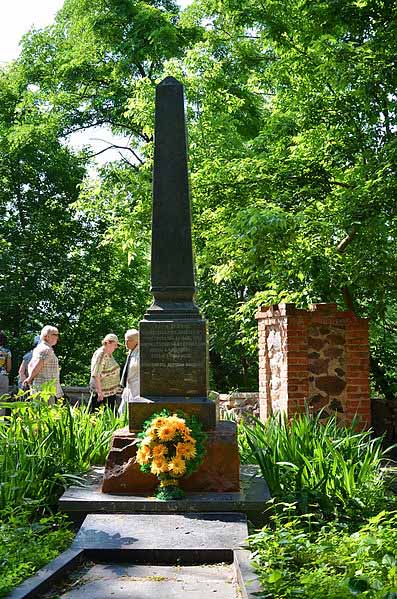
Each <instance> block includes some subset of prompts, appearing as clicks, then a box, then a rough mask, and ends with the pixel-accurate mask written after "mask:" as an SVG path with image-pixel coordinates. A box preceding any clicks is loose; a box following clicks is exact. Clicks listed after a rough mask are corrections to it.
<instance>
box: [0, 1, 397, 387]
mask: <svg viewBox="0 0 397 599" xmlns="http://www.w3.org/2000/svg"><path fill="white" fill-rule="evenodd" d="M396 16H397V2H395V1H389V0H317V1H316V2H308V1H307V0H283V1H281V0H263V1H262V2H257V0H195V1H194V2H193V3H192V5H191V6H189V7H188V8H187V9H185V10H184V11H182V12H180V10H179V8H178V6H177V5H176V3H174V2H172V1H170V0H150V1H149V0H146V1H139V2H138V1H136V0H106V1H105V0H98V2H96V3H92V2H88V0H66V1H65V4H64V7H63V9H62V10H61V11H60V12H59V13H58V15H57V17H56V20H55V23H54V24H53V25H52V26H50V27H47V28H45V29H43V30H33V31H31V32H30V33H28V34H27V35H26V36H25V38H24V40H23V50H22V54H21V56H20V58H19V59H18V60H17V61H16V62H15V63H14V64H12V65H11V66H10V67H9V68H7V69H5V70H4V71H3V72H2V74H1V80H0V86H1V91H0V93H1V96H2V102H1V107H0V120H1V122H0V151H1V153H2V158H3V160H2V166H1V176H2V180H3V185H2V189H1V191H0V202H1V205H2V209H3V214H5V215H6V216H5V217H4V218H3V219H2V222H1V223H0V243H1V245H0V251H1V252H2V256H4V259H3V260H2V262H3V263H4V265H5V266H4V269H2V272H1V273H0V277H1V281H2V284H1V287H0V298H1V306H2V314H3V317H2V326H3V328H5V329H7V330H8V331H10V332H11V333H12V335H14V337H15V339H16V340H18V343H19V340H20V339H22V340H23V341H24V342H25V343H26V339H24V338H23V335H24V334H25V333H26V332H31V331H33V330H35V329H37V326H38V325H39V324H40V323H43V324H44V322H46V321H47V320H49V319H50V320H51V319H52V320H54V321H56V323H57V324H59V326H61V328H63V329H64V331H65V345H64V346H63V347H62V348H61V349H62V351H63V352H64V355H65V364H66V368H65V373H67V374H69V375H70V376H71V377H72V378H73V377H74V379H75V380H77V379H79V377H80V378H81V377H82V376H83V375H84V372H85V370H84V368H83V366H82V364H83V363H85V368H86V367H87V364H88V356H89V353H90V351H91V350H92V349H94V348H95V346H96V344H97V343H98V342H99V337H100V335H102V334H103V333H106V332H108V330H109V329H112V330H115V331H116V332H119V333H121V332H122V329H123V328H124V327H126V326H131V325H132V324H136V323H137V321H138V320H139V318H140V317H141V316H142V314H143V311H144V308H145V305H146V303H147V302H148V299H149V295H148V256H149V238H150V188H151V167H152V149H153V148H152V145H153V143H152V136H153V108H154V86H155V84H156V83H157V82H158V81H160V80H161V79H162V78H163V77H164V76H167V75H174V76H176V77H177V78H178V79H180V80H181V81H182V82H183V83H184V85H185V89H186V97H187V117H188V129H189V147H190V171H191V189H192V202H193V225H194V243H195V251H196V265H197V286H198V298H197V299H198V302H199V304H200V307H201V309H202V311H203V313H204V314H205V316H206V317H207V318H208V319H209V321H210V340H211V341H210V357H211V364H212V376H213V378H212V385H213V386H215V387H216V388H217V389H219V390H229V389H231V388H233V387H245V388H255V387H256V385H257V359H256V352H257V348H256V341H255V338H256V337H255V329H256V324H255V320H254V314H255V311H256V307H257V306H258V305H260V304H272V303H276V302H278V301H292V302H295V303H296V304H297V305H299V306H301V307H305V306H306V305H307V304H308V303H313V302H321V301H323V302H336V303H338V305H339V306H340V307H341V308H348V309H352V310H354V311H355V313H356V314H357V315H359V316H368V317H370V318H371V321H372V323H373V329H372V333H371V341H372V365H373V373H374V384H375V386H376V388H377V390H379V391H382V392H383V393H386V394H389V395H390V394H393V393H394V389H395V376H396V373H395V358H396V351H395V348H396V313H395V310H394V301H393V300H394V296H395V294H396V285H397V283H396V281H397V277H396V275H397V263H396V255H397V254H396V225H397V221H396V208H395V206H396V201H395V197H396V176H395V175H396V157H397V156H396V148H397V145H396V86H397V81H396V79H397V74H396V73H397V70H396V64H395V62H396V57H395V51H394V40H395V38H396V34H397V31H396V29H397V19H396ZM94 126H106V127H108V128H110V129H111V130H112V131H113V132H114V133H117V134H121V135H123V136H124V137H125V139H126V143H125V147H127V148H128V149H127V150H126V153H124V154H123V156H122V157H121V158H120V160H119V161H116V162H112V163H109V164H108V165H106V166H105V167H103V168H101V169H99V170H98V172H97V174H96V175H95V177H93V176H92V166H90V165H91V164H92V157H91V156H90V150H89V149H88V148H87V149H86V150H85V151H84V152H80V153H78V152H76V151H75V150H73V149H71V147H70V145H66V142H67V140H68V139H69V136H70V135H71V133H73V132H75V131H78V130H81V129H89V128H91V127H94ZM91 153H92V152H91ZM82 338H83V339H84V342H83V344H82V343H81V339H82ZM87 340H88V341H87ZM16 342H17V341H16ZM82 345H83V346H84V347H82Z"/></svg>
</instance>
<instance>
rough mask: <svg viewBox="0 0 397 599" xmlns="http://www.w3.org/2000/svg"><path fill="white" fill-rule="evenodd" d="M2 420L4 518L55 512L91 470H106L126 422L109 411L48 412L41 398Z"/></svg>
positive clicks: (63, 408) (57, 408)
mask: <svg viewBox="0 0 397 599" xmlns="http://www.w3.org/2000/svg"><path fill="white" fill-rule="evenodd" d="M1 405H2V406H7V405H8V406H9V407H11V416H10V417H9V418H4V419H3V420H2V421H1V420H0V448H1V451H0V513H3V514H7V513H10V512H12V511H15V510H20V511H22V512H25V513H42V512H43V511H45V510H52V509H53V508H54V507H56V502H57V499H58V497H59V495H60V494H61V493H62V491H63V490H64V488H65V487H66V486H67V485H68V484H71V483H73V482H77V483H78V482H79V480H80V479H79V475H80V474H82V473H83V472H85V471H87V470H88V468H89V467H90V465H93V464H103V463H104V461H105V458H106V455H107V452H108V449H109V444H110V439H111V435H112V432H113V431H114V430H115V429H116V428H118V427H120V426H122V424H123V422H122V421H121V419H119V418H117V417H116V416H115V415H114V413H113V412H112V411H111V410H109V409H107V408H104V409H103V410H100V411H99V412H97V413H95V414H92V413H91V412H90V409H89V407H84V406H83V407H71V406H70V405H68V404H65V405H63V404H56V405H54V406H48V404H47V402H46V401H45V399H41V398H40V396H39V395H36V396H35V397H34V399H32V400H31V401H30V402H26V401H18V402H15V403H11V404H5V403H2V404H1Z"/></svg>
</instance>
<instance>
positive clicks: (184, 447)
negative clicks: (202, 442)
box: [176, 442, 197, 460]
mask: <svg viewBox="0 0 397 599" xmlns="http://www.w3.org/2000/svg"><path fill="white" fill-rule="evenodd" d="M195 443H196V442H194V443H178V445H177V446H176V455H177V456H178V457H181V458H184V459H185V460H191V459H192V458H195V457H196V454H197V451H196V447H195Z"/></svg>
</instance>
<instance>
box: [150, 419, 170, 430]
mask: <svg viewBox="0 0 397 599" xmlns="http://www.w3.org/2000/svg"><path fill="white" fill-rule="evenodd" d="M166 420H167V418H163V417H161V416H159V417H158V418H155V419H154V420H153V421H152V424H151V427H153V428H154V429H156V428H159V427H160V426H163V424H165V422H166Z"/></svg>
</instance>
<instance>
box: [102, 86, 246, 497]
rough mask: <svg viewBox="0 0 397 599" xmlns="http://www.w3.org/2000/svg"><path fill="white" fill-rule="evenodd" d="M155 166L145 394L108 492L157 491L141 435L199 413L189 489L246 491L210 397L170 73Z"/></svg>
mask: <svg viewBox="0 0 397 599" xmlns="http://www.w3.org/2000/svg"><path fill="white" fill-rule="evenodd" d="M154 147H155V149H154V170H153V220H152V264H151V266H152V271H151V272H152V274H151V291H152V293H153V303H152V305H151V306H150V308H149V309H148V311H147V313H146V314H145V317H144V319H143V320H142V321H141V323H140V326H139V337H140V339H139V343H140V396H139V397H136V398H135V399H134V401H132V402H131V403H130V404H129V427H128V428H125V429H120V430H118V431H115V433H114V434H113V439H112V447H111V449H110V452H109V456H108V459H107V462H106V467H105V475H104V480H103V485H102V490H103V492H104V493H121V494H132V495H139V494H150V493H151V492H153V490H154V488H155V487H156V486H157V484H158V480H157V479H156V478H155V477H154V476H153V475H151V474H145V473H143V472H141V470H140V468H139V465H138V464H137V463H136V461H135V455H136V442H137V435H138V434H139V432H140V431H141V430H142V425H143V423H144V422H145V420H147V419H148V418H149V417H150V416H152V414H154V413H157V412H160V411H161V410H162V409H163V408H167V409H168V410H170V411H171V412H172V413H174V412H179V411H182V412H183V413H184V414H186V415H191V414H194V415H195V416H197V418H198V419H199V420H200V421H201V423H202V425H203V428H204V429H205V430H206V431H207V443H206V455H205V457H204V461H203V463H202V464H201V466H200V468H199V469H198V470H197V471H196V472H195V473H193V474H192V475H191V476H189V477H188V478H186V479H182V480H181V482H180V485H181V487H182V488H183V489H185V490H186V491H200V492H205V491H212V492H234V491H238V490H239V485H240V479H239V472H240V470H239V455H238V446H237V433H236V425H235V423H234V422H225V421H219V422H217V421H216V410H215V404H214V403H213V402H212V401H210V400H209V399H208V344H207V324H206V321H205V320H204V319H203V318H202V317H201V315H200V312H199V310H198V308H197V306H196V305H195V303H194V292H195V284H194V264H193V251H192V235H191V214H190V195H189V181H188V169H187V142H186V125H185V110H184V97H183V86H182V85H181V84H180V83H179V82H178V81H177V80H176V79H174V78H173V77H167V78H166V79H164V81H162V82H161V83H160V84H159V85H158V86H157V89H156V120H155V146H154Z"/></svg>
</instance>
